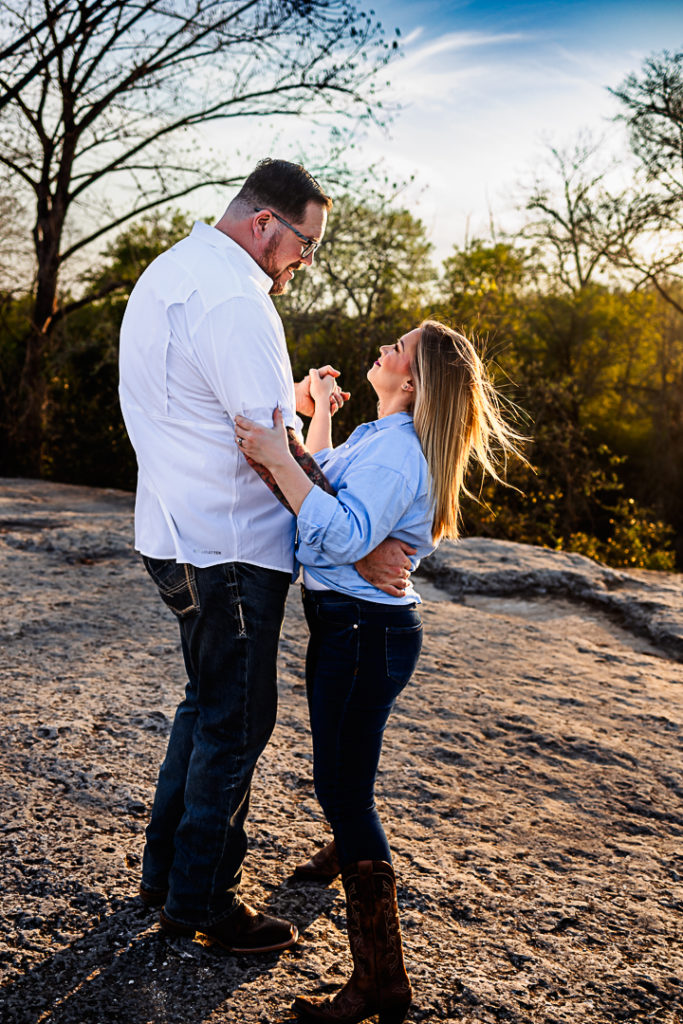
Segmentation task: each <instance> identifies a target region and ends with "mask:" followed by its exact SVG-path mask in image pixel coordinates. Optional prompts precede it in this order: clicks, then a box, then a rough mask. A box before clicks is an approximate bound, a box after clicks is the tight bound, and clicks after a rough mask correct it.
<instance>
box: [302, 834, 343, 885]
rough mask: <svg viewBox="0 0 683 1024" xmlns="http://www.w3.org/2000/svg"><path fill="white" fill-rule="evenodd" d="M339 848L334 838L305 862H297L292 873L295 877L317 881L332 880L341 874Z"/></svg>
mask: <svg viewBox="0 0 683 1024" xmlns="http://www.w3.org/2000/svg"><path fill="white" fill-rule="evenodd" d="M340 872H341V868H340V867H339V860H338V859H337V848H336V846H335V845H334V839H333V840H332V842H331V843H328V844H327V846H323V848H322V850H318V852H317V853H314V854H313V856H312V857H311V859H310V860H307V861H306V863H305V864H297V866H296V867H295V868H294V871H293V872H292V874H293V875H294V877H295V878H305V879H310V880H312V881H317V882H331V881H333V879H335V878H336V877H337V875H338V874H340Z"/></svg>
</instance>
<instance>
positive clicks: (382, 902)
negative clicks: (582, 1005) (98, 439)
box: [120, 160, 516, 1024]
mask: <svg viewBox="0 0 683 1024" xmlns="http://www.w3.org/2000/svg"><path fill="white" fill-rule="evenodd" d="M330 206H331V201H330V200H329V198H328V197H327V196H326V195H325V194H324V192H322V190H321V189H320V186H319V185H318V184H317V182H315V180H314V179H313V178H312V177H311V176H310V175H309V174H307V172H306V171H305V170H304V169H303V168H302V167H300V166H299V165H295V164H290V163H288V162H286V161H279V160H265V161H261V163H260V164H259V165H258V166H257V168H256V170H255V171H254V172H253V173H252V174H251V175H250V176H249V177H248V178H247V179H246V181H245V184H244V186H243V187H242V189H241V191H240V193H239V194H238V195H237V196H236V197H235V199H234V200H233V201H232V202H231V204H230V206H229V207H228V209H227V210H226V212H225V214H224V215H223V217H222V218H221V220H220V221H219V222H218V224H217V225H216V227H215V228H211V227H208V226H207V225H204V224H196V225H195V227H194V228H193V231H192V234H191V235H190V236H189V237H188V238H187V239H184V240H183V241H182V242H180V243H179V244H178V245H176V246H174V247H173V248H172V249H171V250H169V251H168V252H167V253H164V254H162V255H161V256H160V257H158V258H157V260H155V261H154V263H153V264H152V265H151V266H150V267H149V268H148V269H147V270H146V271H145V273H144V274H143V275H142V277H141V279H140V281H139V282H138V284H137V285H136V287H135V289H134V290H133V292H132V294H131V297H130V300H129V303H128V307H127V309H126V314H125V317H124V321H123V325H122V332H121V387H120V395H121V405H122V410H123V413H124V418H125V421H126V426H127V428H128V433H129V436H130V438H131V441H132V443H133V445H134V447H135V450H136V455H137V459H138V470H139V473H138V489H137V495H136V547H137V549H138V550H139V551H140V553H141V554H142V556H143V560H144V563H145V566H146V568H147V570H148V572H149V574H150V575H151V577H152V579H153V580H154V581H155V583H156V584H157V587H158V589H159V592H160V594H161V597H162V599H163V600H164V601H165V603H166V604H167V605H168V606H169V607H170V608H171V609H172V610H173V612H174V613H175V615H176V617H177V618H178V622H179V626H180V636H181V645H182V650H183V656H184V662H185V668H186V671H187V677H188V682H187V686H186V691H185V699H184V700H183V701H182V702H181V704H180V705H179V706H178V709H177V712H176V715H175V719H174V723H173V728H172V730H171V735H170V738H169V744H168V750H167V753H166V757H165V760H164V762H163V764H162V766H161V769H160V774H159V781H158V785H157V790H156V795H155V799H154V805H153V809H152V815H151V820H150V824H149V826H148V828H147V832H146V845H145V851H144V858H143V870H142V883H141V887H140V896H141V898H142V899H143V901H144V902H145V904H147V905H148V906H160V907H161V908H162V909H161V913H160V923H161V926H162V928H163V929H164V930H165V931H166V932H168V933H170V934H172V935H188V936H191V935H194V933H195V932H201V933H203V934H205V935H207V936H209V937H210V938H211V939H212V940H214V941H215V942H217V943H219V944H221V945H222V946H223V947H225V948H226V949H228V950H230V951H232V952H240V953H258V952H268V951H273V950H280V949H285V948H287V947H288V946H290V945H292V944H293V943H294V942H295V941H296V939H297V930H296V927H295V926H294V925H293V924H291V923H290V922H287V921H283V920H281V919H279V918H276V917H272V916H269V915H266V914H263V913H259V912H257V911H255V910H253V909H252V908H251V907H249V906H248V905H247V904H245V903H244V902H243V901H242V900H241V899H240V897H239V894H238V890H239V884H240V879H241V872H242V863H243V860H244V857H245V854H246V847H247V839H246V833H245V828H244V826H245V819H246V815H247V812H248V806H249V794H250V785H251V778H252V774H253V770H254V767H255V764H256V761H257V759H258V757H259V755H260V753H261V752H262V750H263V748H264V747H265V745H266V743H267V741H268V738H269V737H270V734H271V732H272V728H273V726H274V722H275V713H276V702H277V689H276V655H277V643H278V638H279V632H280V628H281V624H282V618H283V614H284V602H285V598H286V594H287V590H288V587H289V584H290V581H291V578H292V569H293V564H292V563H293V551H294V542H295V527H296V531H297V541H296V555H297V559H298V562H299V563H300V564H301V566H302V567H303V580H304V587H303V591H304V608H305V613H306V619H307V622H308V625H309V629H310V634H311V635H310V641H309V646H308V652H307V657H306V685H307V694H308V702H309V711H310V720H311V730H312V737H313V749H314V780H315V790H316V794H317V796H318V799H319V800H320V803H321V806H322V808H323V811H324V813H325V815H326V817H327V819H328V821H329V823H330V825H331V827H332V831H333V834H334V844H332V845H330V846H328V847H327V848H326V849H325V850H324V851H322V853H321V855H319V856H318V857H317V858H314V859H313V861H312V862H309V865H308V866H307V867H306V868H305V869H304V870H305V871H306V872H307V873H308V874H313V875H315V874H319V875H321V876H325V875H326V876H327V877H330V876H334V875H335V874H336V873H337V872H338V870H339V869H341V875H342V881H343V884H344V889H345V892H346V903H347V931H348V937H349V944H350V947H351V954H352V958H353V962H354V968H353V973H352V976H351V978H350V979H349V981H347V983H346V984H345V985H344V986H343V987H342V989H341V990H340V991H339V992H338V993H337V994H336V995H335V996H334V997H332V998H328V997H315V996H311V997H303V996H302V997H299V998H297V1000H296V1006H297V1008H298V1010H299V1011H300V1013H301V1015H302V1017H303V1018H304V1019H308V1020H322V1021H337V1022H344V1024H358V1022H360V1021H363V1020H365V1019H366V1018H367V1017H368V1016H371V1015H372V1014H375V1013H378V1012H379V1014H380V1020H381V1021H382V1022H384V1024H391V1022H392V1021H402V1020H404V1018H405V1016H406V1013H407V1011H408V1007H409V1005H410V1001H411V987H410V982H409V980H408V977H407V974H406V970H405V966H404V961H403V954H402V948H401V936H400V927H399V920H398V907H397V902H396V882H395V876H394V871H393V868H392V863H391V852H390V849H389V845H388V843H387V838H386V835H385V833H384V830H383V828H382V824H381V822H380V820H379V817H378V815H377V810H376V808H375V803H374V781H375V775H376V772H377V767H378V763H379V758H380V752H381V744H382V736H383V731H384V728H385V726H386V723H387V720H388V718H389V715H390V712H391V709H392V706H393V704H394V701H395V699H396V697H397V695H398V694H399V693H400V691H401V690H402V689H403V687H404V686H405V685H406V684H407V682H408V680H409V679H410V676H411V674H412V672H413V670H414V668H415V665H416V662H417V659H418V656H419V652H420V646H421V640H422V626H421V623H420V616H419V612H418V604H419V597H418V595H417V594H416V593H415V591H414V590H413V588H412V585H411V583H410V581H409V573H410V571H411V570H412V568H413V567H414V566H415V564H416V562H417V560H418V559H419V558H421V557H424V556H425V555H426V554H428V553H429V552H430V551H431V550H433V548H434V546H435V544H436V543H438V540H439V539H440V538H441V537H442V536H455V535H456V533H457V520H458V507H459V497H460V493H461V491H462V490H463V487H464V474H465V470H466V468H467V465H468V462H469V460H470V458H471V457H475V458H476V459H478V461H479V462H480V463H481V465H482V466H483V468H484V469H485V470H487V471H488V472H490V473H492V474H493V475H494V476H495V475H496V470H495V465H494V462H495V460H494V458H493V455H492V447H493V446H494V445H495V446H496V447H497V448H498V450H499V451H502V452H507V451H511V450H514V445H515V441H516V435H515V434H514V432H513V431H511V430H510V429H509V428H508V427H507V426H506V425H505V423H504V422H503V421H502V419H501V417H500V415H499V412H498V406H497V402H496V397H495V393H494V391H493V388H492V386H491V384H490V382H489V380H488V377H487V375H486V372H485V369H484V367H483V365H482V363H481V361H480V359H479V357H478V356H477V354H476V351H475V350H474V348H473V346H472V345H471V344H470V343H469V342H468V341H467V340H466V339H465V338H464V337H462V335H460V334H457V333H456V332H454V331H452V330H450V329H449V328H448V327H445V326H443V325H441V324H439V323H436V322H433V321H426V322H425V323H423V324H421V325H420V326H419V327H417V328H415V329H414V330H411V331H409V332H408V333H407V334H405V335H404V336H403V337H402V338H400V339H399V340H398V341H396V342H395V343H393V344H390V345H389V344H388V345H384V346H382V347H381V350H380V354H379V356H378V358H377V360H376V361H375V363H374V364H373V365H372V367H370V369H369V372H368V380H369V382H370V384H371V385H372V387H373V388H374V390H375V392H376V394H377V399H378V418H377V420H375V421H373V422H372V423H367V424H363V425H362V426H360V427H358V428H357V429H356V430H355V431H354V432H353V433H352V434H351V436H350V437H349V439H348V440H347V442H346V443H345V444H344V445H342V446H340V447H338V448H336V449H333V448H332V442H331V420H332V415H333V413H334V412H335V411H336V409H337V408H339V407H340V406H341V405H342V404H343V402H344V400H345V398H347V397H348V396H347V395H346V394H345V393H344V392H342V391H341V390H340V388H339V386H338V384H337V383H336V379H335V378H336V376H337V371H335V370H333V369H332V368H331V367H324V368H322V369H321V370H314V371H311V373H310V374H309V376H308V378H306V379H305V380H304V381H302V382H300V383H299V384H296V385H295V384H294V383H293V380H292V375H291V368H290V364H289V359H288V356H287V350H286V346H285V339H284V332H283V329H282V324H281V322H280V320H279V317H278V316H277V313H276V312H275V309H274V306H273V304H272V301H271V299H270V295H272V294H278V293H281V292H282V291H284V289H285V288H286V286H287V283H288V282H289V281H290V280H291V278H292V276H293V274H294V273H295V272H297V271H298V270H300V269H302V268H303V267H305V266H307V265H310V263H311V262H312V261H313V255H314V252H315V250H316V248H317V247H318V245H319V244H320V242H321V240H322V237H323V234H324V231H325V225H326V220H327V212H328V210H329V208H330ZM297 413H301V414H303V415H306V416H310V417H311V419H310V425H309V429H308V433H307V439H306V440H307V449H308V451H307V450H306V449H304V448H303V446H302V445H301V443H300V442H299V441H298V440H294V439H293V438H294V434H295V432H296V431H297V429H298V428H299V427H300V421H299V420H298V417H297ZM236 442H237V443H236ZM309 453H314V454H316V456H317V463H319V467H320V468H319V467H318V465H317V464H316V462H314V461H313V460H312V459H311V456H310V454H309ZM254 469H256V470H258V472H254ZM321 469H322V471H323V472H322V473H321V471H320V470H321ZM323 473H324V475H323ZM263 479H266V481H267V483H268V485H269V488H270V490H268V489H266V487H264V483H263ZM272 492H273V493H272Z"/></svg>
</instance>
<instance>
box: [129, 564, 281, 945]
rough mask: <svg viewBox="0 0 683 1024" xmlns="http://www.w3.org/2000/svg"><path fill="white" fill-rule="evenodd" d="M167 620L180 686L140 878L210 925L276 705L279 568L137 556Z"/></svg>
mask: <svg viewBox="0 0 683 1024" xmlns="http://www.w3.org/2000/svg"><path fill="white" fill-rule="evenodd" d="M143 561H144V563H145V567H146V569H147V571H148V573H149V574H150V576H151V577H152V579H153V580H154V582H155V583H156V585H157V587H158V589H159V593H160V594H161V597H162V600H163V601H164V602H165V603H166V604H167V605H168V606H169V607H170V608H171V610H172V611H173V612H174V613H175V615H176V616H177V618H178V623H179V626H180V639H181V644H182V650H183V656H184V659H185V668H186V670H187V676H188V681H187V686H186V688H185V699H184V700H183V701H182V703H181V704H179V705H178V709H177V711H176V714H175V719H174V722H173V728H172V730H171V735H170V737H169V742H168V749H167V752H166V757H165V759H164V762H163V764H162V766H161V770H160V773H159V781H158V784H157V790H156V794H155V797H154V805H153V808H152V816H151V820H150V823H149V826H148V828H147V832H146V839H147V842H146V845H145V852H144V857H143V864H142V884H143V885H144V886H145V887H146V888H147V889H152V890H164V889H166V888H167V887H168V897H167V900H166V913H167V914H168V916H169V917H171V918H172V919H174V920H175V921H179V922H181V923H183V924H190V925H192V924H195V925H209V924H215V923H216V922H217V921H219V920H221V919H222V918H224V917H227V916H229V914H230V913H231V911H232V910H233V909H234V904H235V895H236V892H237V889H238V886H239V882H240V878H241V873H242V862H243V860H244V856H245V853H246V849H247V837H246V833H245V830H244V823H245V819H246V816H247V811H248V809H249V793H250V787H251V778H252V774H253V771H254V767H255V765H256V761H257V759H258V757H259V755H260V754H261V752H262V750H263V748H264V747H265V745H266V743H267V742H268V740H269V738H270V735H271V733H272V731H273V726H274V725H275V716H276V711H277V675H276V659H277V646H278V640H279V637H280V629H281V627H282V619H283V615H284V606H285V599H286V596H287V590H288V588H289V582H290V575H289V573H285V572H277V571H275V570H272V569H261V568H259V567H257V566H254V565H248V564H245V563H241V562H228V563H225V564H223V565H214V566H210V567H208V568H206V569H198V568H196V567H195V566H192V565H186V564H178V563H176V562H175V561H172V560H169V561H165V560H159V559H153V558H144V559H143Z"/></svg>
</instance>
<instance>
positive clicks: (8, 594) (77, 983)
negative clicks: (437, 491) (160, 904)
mask: <svg viewBox="0 0 683 1024" xmlns="http://www.w3.org/2000/svg"><path fill="white" fill-rule="evenodd" d="M131 512H132V499H131V496H130V495H125V494H120V493H116V492H107V491H96V490H91V489H88V488H69V487H63V486H60V485H55V484H45V483H36V482H31V481H7V480H6V481H2V482H0V565H1V566H2V572H3V580H4V587H3V596H4V614H3V617H2V621H1V622H0V649H1V651H2V659H1V660H0V682H1V685H0V701H1V702H2V722H3V728H2V731H1V732H0V786H1V792H0V799H1V801H2V804H1V806H2V818H1V819H0V821H1V823H0V852H1V857H0V922H1V924H2V928H1V933H0V971H1V972H2V976H3V984H4V988H3V991H2V994H1V995H0V1019H1V1020H2V1021H3V1024H38V1022H41V1024H43V1022H46V1024H47V1022H50V1024H119V1022H121V1024H189V1022H195V1021H197V1022H198V1021H203V1022H207V1024H257V1022H258V1024H261V1022H263V1024H286V1022H293V1021H294V1019H295V1018H294V1015H293V1014H292V1012H291V1009H290V1005H291V1000H292V998H293V996H294V995H295V994H297V993H299V992H302V991H306V990H309V991H310V990H316V989H320V988H322V989H328V990H331V989H333V988H334V987H335V986H336V985H337V984H339V982H340V981H341V980H342V979H343V977H344V976H345V975H346V974H347V972H348V971H349V958H348V953H347V947H346V941H345V937H344V931H343V924H344V902H343V896H342V891H341V887H340V885H339V883H338V882H335V883H333V884H332V885H329V886H319V885H315V884H314V883H299V884H295V883H293V882H292V880H291V879H290V878H289V872H290V869H291V867H292V865H293V864H295V863H296V862H297V861H298V860H299V859H300V857H301V855H302V854H308V853H309V852H310V851H311V850H312V849H313V848H314V847H315V846H316V845H319V844H322V842H323V841H324V838H325V837H324V827H323V824H322V822H321V815H320V811H319V809H318V807H317V804H316V801H315V797H314V794H313V789H312V782H311V753H310V743H309V738H308V732H307V723H306V710H305V699H304V692H303V684H302V659H303V654H304V651H305V642H306V632H305V625H304V622H303V617H302V615H301V611H300V607H299V600H298V595H297V593H296V588H292V593H291V599H290V601H289V606H288V610H287V617H286V621H285V628H284V632H283V639H282V644H281V653H280V680H279V682H280V713H279V720H278V725H277V728H276V731H275V734H274V736H273V739H272V741H271V743H270V745H269V747H268V749H267V750H266V752H265V754H264V756H263V758H262V760H261V762H260V764H259V767H258V770H257V776H256V779H255V784H254V792H253V799H252V811H251V815H250V835H251V846H250V852H249V857H248V860H247V864H246V869H245V881H244V892H245V896H246V898H247V899H248V900H249V901H250V902H252V903H254V904H256V905H258V906H267V907H269V908H271V909H272V910H273V911H274V912H276V913H280V914H283V915H285V916H290V917H291V918H292V919H293V920H295V921H296V922H297V924H298V925H299V928H300V931H301V933H302V938H301V942H300V944H299V945H298V946H297V947H295V948H294V949H293V950H290V951H287V952H285V953H284V954H282V955H281V956H280V957H277V956H264V957H254V958H250V959H240V958H237V957H231V956H229V955H221V954H220V953H219V952H217V951H216V950H215V949H213V948H209V947H206V946H204V945H201V944H200V943H198V942H193V941H190V940H189V939H188V940H176V941H167V940H166V939H164V938H163V937H162V936H161V935H160V933H159V932H158V930H157V927H156V922H155V915H154V913H153V912H149V911H145V910H144V909H143V908H142V907H141V906H140V905H139V903H138V901H137V899H136V897H135V892H136V887H137V883H138V875H139V865H140V854H141V850H142V841H143V829H144V825H145V821H146V816H147V812H148V808H149V805H150V801H151V798H152V795H153V791H154V782H155V777H156V772H157V769H158V766H159V763H160V761H161V759H162V757H163V751H164V747H165V743H166V737H167V733H168V729H169V727H170V722H171V719H172V716H173V711H174V707H175V704H176V703H177V701H178V699H179V697H180V694H181V690H182V685H183V673H182V667H181V660H180V653H179V643H178V638H177V630H176V626H175V623H174V621H173V620H172V618H171V617H170V615H168V614H167V613H166V610H165V609H164V607H163V605H162V604H161V602H160V601H159V600H158V598H157V597H156V594H155V592H154V590H153V588H152V586H151V584H150V582H149V581H148V579H147V577H146V575H145V573H144V570H143V569H142V567H141V565H140V563H139V561H138V559H137V558H136V557H135V556H134V555H133V554H132V519H131ZM423 571H424V574H425V575H426V574H429V576H430V577H431V582H426V581H424V579H423V580H421V581H420V583H419V585H418V589H420V590H421V591H422V592H423V595H424V597H425V604H424V622H425V646H424V651H423V656H422V660H421V663H420V666H419V669H418V672H417V673H416V675H415V678H414V680H413V681H412V683H411V685H410V686H409V687H408V688H407V689H406V690H405V691H404V693H403V694H402V695H401V698H400V700H399V703H398V705H397V708H396V711H395V713H394V715H393V717H392V720H391V722H390V725H389V728H388V730H387V734H386V740H385V752H384V757H383V762H382V772H381V777H380V780H379V786H378V800H379V806H380V810H381V813H382V814H383V818H384V821H385V824H386V828H387V832H388V835H389V838H390V842H391V844H392V848H393V850H394V851H395V867H396V871H397V876H398V878H399V904H400V908H401V915H402V921H403V930H404V939H405V947H406V960H407V964H408V969H409V973H410V975H411V978H412V981H413V985H414V989H415V1002H414V1005H413V1007H412V1008H411V1011H410V1014H409V1016H408V1024H418V1022H440V1021H454V1022H455V1021H458V1022H464V1024H474V1022H486V1024H493V1022H497V1021H510V1022H515V1024H606V1022H612V1021H655V1022H657V1024H679V1022H680V1021H681V1020H683V948H682V946H681V935H682V931H683V928H682V924H683V843H682V837H683V781H682V779H681V753H682V747H683V742H682V741H683V686H682V685H681V684H682V683H683V666H682V665H681V664H680V663H679V662H678V661H677V660H676V658H677V657H680V646H679V642H680V638H681V632H680V629H681V615H680V609H681V601H682V596H683V588H682V585H681V577H680V576H676V575H673V574H671V575H660V574H632V573H621V572H618V573H617V572H614V571H612V570H609V569H606V568H604V567H602V566H597V565H595V564H594V563H592V562H590V561H588V560H587V559H582V558H579V557H578V556H574V555H565V554H562V553H558V552H547V551H543V550H541V549H536V548H529V547H525V546H522V545H513V544H501V543H500V542H496V543H494V542H489V541H481V540H469V541H465V542H463V543H461V544H459V545H458V546H457V547H452V546H450V545H448V546H447V545H444V546H442V548H441V549H440V551H439V552H438V553H437V555H436V556H434V557H433V558H432V559H431V560H430V561H429V562H428V563H426V564H425V566H424V570H423ZM437 581H438V583H439V588H437V587H436V586H434V583H435V582H437ZM443 588H446V589H443ZM608 613H609V614H608Z"/></svg>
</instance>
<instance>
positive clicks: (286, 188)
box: [230, 158, 332, 222]
mask: <svg viewBox="0 0 683 1024" xmlns="http://www.w3.org/2000/svg"><path fill="white" fill-rule="evenodd" d="M311 200H313V202H314V203H318V204H319V205H320V206H324V207H325V209H326V210H329V209H330V208H331V206H332V200H331V199H330V197H329V196H328V195H326V194H325V193H324V192H323V190H322V189H321V187H320V185H319V184H318V182H317V181H316V180H315V178H314V177H313V175H311V174H309V173H308V171H307V170H306V169H305V168H304V167H302V166H301V164H293V163H290V162H289V161H288V160H272V159H270V158H267V159H266V160H259V162H258V163H257V165H256V167H255V169H254V170H253V171H252V172H251V174H250V175H249V177H248V178H247V179H246V181H245V182H244V184H243V185H242V188H241V189H240V191H239V192H238V193H237V195H236V196H235V198H234V199H233V201H232V203H231V204H230V205H231V206H232V205H233V204H234V205H237V206H240V207H243V208H244V209H245V210H246V211H247V212H251V211H252V210H253V209H254V207H258V208H261V207H267V208H269V209H270V208H272V209H273V210H275V211H276V213H280V214H282V216H283V217H286V218H287V219H288V220H293V221H295V222H296V221H299V222H301V221H302V220H303V219H304V218H305V216H306V206H307V204H308V203H309V202H311Z"/></svg>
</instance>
